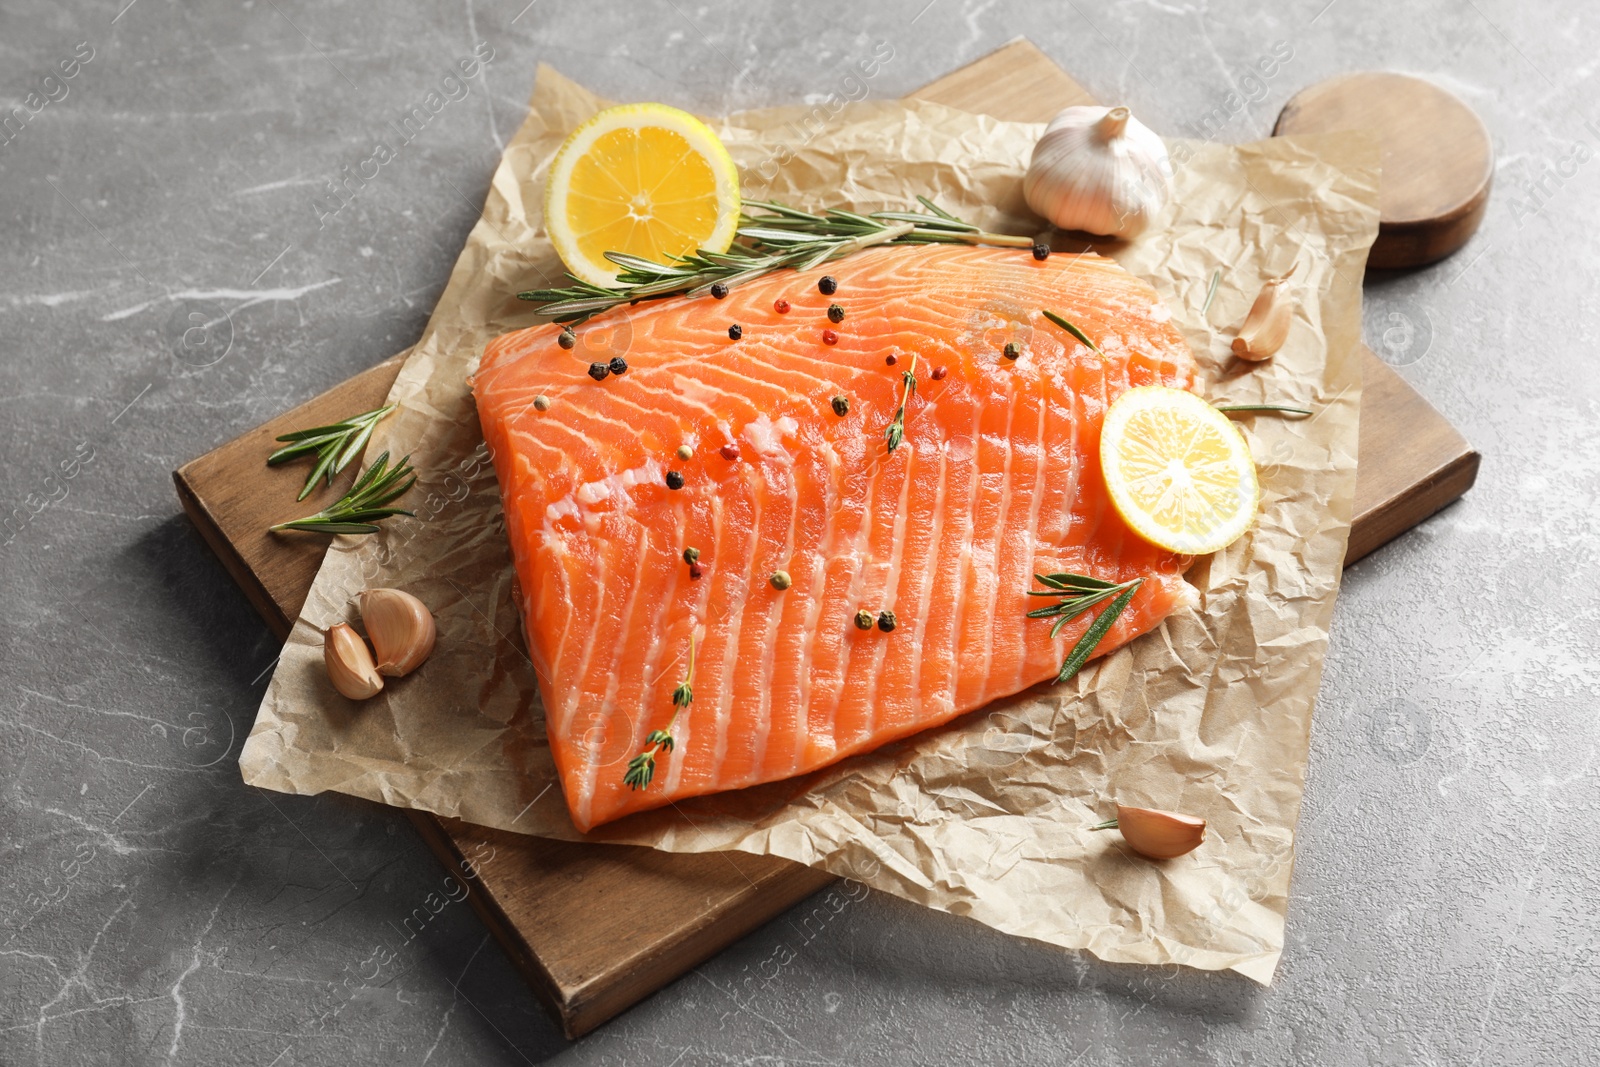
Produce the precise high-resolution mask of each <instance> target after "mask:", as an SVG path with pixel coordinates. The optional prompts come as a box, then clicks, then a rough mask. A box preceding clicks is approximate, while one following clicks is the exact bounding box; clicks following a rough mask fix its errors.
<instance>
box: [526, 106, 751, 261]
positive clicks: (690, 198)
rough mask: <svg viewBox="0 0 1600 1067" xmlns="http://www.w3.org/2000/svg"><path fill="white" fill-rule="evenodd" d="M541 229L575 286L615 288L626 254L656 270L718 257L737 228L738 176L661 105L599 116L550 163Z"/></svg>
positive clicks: (692, 126) (713, 138)
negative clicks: (684, 259)
mask: <svg viewBox="0 0 1600 1067" xmlns="http://www.w3.org/2000/svg"><path fill="white" fill-rule="evenodd" d="M544 218H545V228H546V230H547V231H548V232H549V234H550V240H551V241H552V242H553V243H554V244H555V246H556V253H557V254H558V255H559V256H560V257H561V262H563V263H565V264H566V265H567V269H568V270H569V271H571V272H572V273H573V275H575V276H576V277H578V278H581V279H583V280H584V281H586V282H591V283H593V284H595V285H614V284H615V283H616V279H617V273H618V271H619V270H620V268H619V267H618V266H617V265H616V264H615V263H612V262H611V261H610V260H608V259H606V258H605V254H606V253H607V252H625V253H627V254H628V255H632V256H639V257H642V258H644V259H649V260H653V261H655V262H657V263H668V262H670V261H671V259H672V257H673V256H678V255H684V254H686V253H689V252H693V251H695V250H696V249H701V248H703V249H705V250H707V251H709V252H726V251H727V250H728V246H729V245H730V244H732V243H733V238H734V233H735V231H736V230H737V229H738V226H739V170H738V168H737V167H736V166H734V163H733V158H732V157H731V156H729V155H728V150H727V149H726V148H724V147H722V142H721V141H719V140H717V135H716V134H714V133H712V132H711V130H710V128H709V127H707V126H706V124H705V123H703V122H701V121H700V120H699V119H697V118H695V117H694V116H693V115H690V114H689V113H688V112H685V111H679V110H678V109H677V108H675V107H667V106H666V105H665V104H622V105H620V106H618V107H611V108H607V109H606V110H604V111H602V112H600V113H599V114H598V115H596V116H594V117H593V118H591V119H590V120H589V121H588V122H585V123H584V124H583V125H582V126H579V127H578V128H577V129H576V130H573V131H572V135H571V136H570V137H568V138H567V140H566V143H565V144H563V145H562V146H561V150H560V151H558V152H557V153H556V158H555V160H554V162H552V163H551V164H550V177H549V180H548V182H547V184H546V185H545V193H544Z"/></svg>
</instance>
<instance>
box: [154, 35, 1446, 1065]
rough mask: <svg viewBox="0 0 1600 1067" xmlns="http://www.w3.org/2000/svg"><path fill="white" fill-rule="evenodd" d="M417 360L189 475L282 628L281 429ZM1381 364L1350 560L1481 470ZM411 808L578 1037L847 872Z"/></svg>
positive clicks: (999, 72) (224, 550) (1036, 107)
mask: <svg viewBox="0 0 1600 1067" xmlns="http://www.w3.org/2000/svg"><path fill="white" fill-rule="evenodd" d="M914 95H917V96H920V97H923V98H926V99H929V100H935V101H938V102H940V103H945V104H949V105H951V106H955V107H962V108H964V109H966V110H974V111H987V112H989V113H990V114H993V115H995V116H997V117H1000V118H1007V119H1016V120H1027V121H1039V120H1043V119H1047V118H1049V117H1050V115H1051V114H1053V113H1054V112H1055V110H1057V109H1058V108H1059V107H1062V106H1065V105H1066V104H1071V103H1083V102H1087V101H1089V100H1090V97H1089V96H1088V94H1087V93H1086V92H1085V91H1084V90H1083V89H1082V88H1081V87H1080V86H1078V85H1077V83H1076V82H1074V81H1073V80H1072V79H1071V78H1069V77H1067V75H1066V74H1065V73H1064V72H1063V71H1061V70H1060V68H1058V67H1056V66H1055V65H1054V64H1053V63H1051V62H1050V60H1049V59H1048V58H1047V57H1046V56H1045V55H1044V54H1043V53H1041V52H1040V51H1039V50H1038V49H1036V48H1035V47H1034V46H1033V45H1031V44H1029V43H1028V42H1026V41H1016V42H1013V43H1011V44H1009V45H1007V46H1006V47H1005V48H1002V49H1001V50H1000V51H998V52H995V53H993V54H992V55H990V56H988V57H986V58H985V59H982V60H979V61H978V62H977V63H974V64H972V65H971V66H969V67H966V68H963V69H962V70H959V71H956V72H955V73H953V74H951V75H949V76H948V77H946V78H941V79H939V80H938V81H936V82H934V83H933V84H931V85H929V86H926V87H925V88H923V89H922V90H919V91H918V93H916V94H914ZM402 359H403V355H402V356H396V357H394V358H393V359H390V360H386V361H385V362H383V363H380V364H378V365H377V366H375V367H372V368H371V369H369V370H367V371H365V372H363V373H361V374H359V375H357V376H356V377H354V378H351V379H350V380H349V381H346V382H344V383H342V384H341V385H339V386H336V387H335V388H333V389H331V390H329V391H328V392H326V393H324V394H322V395H321V396H319V397H316V398H315V399H313V400H311V401H309V402H307V403H305V404H302V405H301V406H300V407H298V408H296V409H294V410H293V411H290V412H286V413H285V414H283V415H281V416H279V417H278V418H275V419H273V420H272V421H270V422H268V423H266V424H264V425H262V426H259V427H257V428H256V429H254V430H251V431H250V432H249V433H246V434H244V435H243V436H241V437H238V438H235V439H234V440H232V441H229V442H228V443H226V444H224V445H222V446H221V447H219V448H217V449H216V450H214V451H212V452H209V453H207V454H206V455H204V456H201V457H200V458H199V459H196V460H194V461H193V462H191V463H188V464H186V465H185V466H183V467H182V468H180V469H179V470H178V471H176V472H175V473H174V479H175V480H176V482H177V487H178V495H179V497H180V498H181V500H182V501H183V505H184V508H185V510H186V511H187V512H188V513H189V515H190V517H191V518H192V519H193V520H194V522H195V525H196V526H197V527H198V528H199V530H200V532H201V534H202V536H203V537H204V538H205V540H206V542H207V543H208V544H209V545H211V547H212V548H213V549H214V550H215V551H216V552H217V554H218V556H219V557H221V558H222V560H223V563H224V565H225V566H226V567H227V569H228V571H229V573H230V574H231V575H232V576H233V577H234V579H235V580H236V581H238V583H239V585H240V587H241V588H242V589H243V590H244V591H245V594H246V595H247V596H248V597H249V598H250V601H251V603H252V604H254V605H255V607H256V609H257V610H258V611H259V612H260V613H261V615H262V616H263V617H264V618H265V619H266V620H267V622H268V624H269V625H270V626H271V627H272V628H273V630H274V631H275V632H276V633H278V634H279V635H280V636H286V635H287V634H288V631H289V627H290V624H291V622H292V620H293V619H294V618H295V617H296V616H297V615H298V614H299V611H300V606H301V604H303V603H304V601H305V597H306V593H307V591H308V590H309V589H310V586H311V582H312V580H313V578H314V577H315V575H316V571H317V567H318V566H319V565H320V563H321V557H322V553H323V550H324V542H322V541H319V540H315V539H311V538H305V539H301V538H292V539H280V538H276V537H272V536H270V535H268V534H266V533H265V530H266V528H267V526H269V525H271V524H272V523H273V522H278V521H281V520H283V519H285V518H291V517H293V516H294V515H295V514H296V513H298V512H300V511H303V510H305V508H304V505H303V504H296V502H295V500H294V495H295V493H296V492H297V491H298V488H299V486H300V484H301V481H302V480H303V479H304V477H305V473H304V468H303V466H301V465H293V466H291V467H288V468H280V469H271V468H268V467H266V466H265V464H264V459H265V457H266V455H267V454H268V453H269V452H270V451H271V450H272V441H273V438H275V437H276V436H277V435H278V434H280V433H285V432H287V431H289V430H292V429H299V428H302V427H305V426H312V425H318V424H322V423H327V422H332V421H336V420H337V419H340V418H344V417H346V416H348V415H350V414H351V413H353V412H358V411H366V410H369V409H371V408H374V407H377V406H378V405H380V404H381V403H383V401H384V398H385V397H386V396H387V394H388V391H389V387H390V386H391V385H392V384H393V382H394V379H395V376H396V375H397V374H398V373H399V369H400V362H401V360H402ZM1365 366H1366V367H1367V368H1369V369H1368V376H1367V383H1368V384H1367V393H1366V399H1365V401H1364V403H1363V410H1362V424H1361V456H1362V460H1361V467H1360V472H1359V474H1358V486H1357V513H1358V517H1357V520H1356V524H1355V528H1354V529H1353V530H1352V534H1351V558H1352V559H1353V558H1355V557H1356V556H1358V555H1360V554H1364V553H1365V552H1368V551H1371V549H1372V548H1375V547H1377V546H1378V545H1379V544H1382V543H1383V542H1384V541H1387V540H1389V539H1390V538H1391V537H1394V536H1395V535H1396V534H1398V533H1399V532H1401V531H1402V530H1404V529H1406V528H1408V527H1409V526H1410V525H1412V524H1414V523H1416V522H1418V521H1420V520H1421V519H1422V518H1425V517H1427V515H1429V514H1432V513H1433V511H1435V510H1437V509H1438V507H1441V506H1443V504H1444V503H1447V502H1448V501H1449V500H1452V499H1454V498H1455V497H1456V496H1458V495H1460V493H1461V492H1463V491H1465V488H1466V486H1467V485H1470V484H1471V478H1472V474H1473V473H1475V471H1476V467H1477V463H1476V455H1475V454H1473V453H1471V451H1470V449H1467V448H1466V445H1465V442H1463V441H1462V440H1461V438H1460V435H1459V434H1457V433H1456V432H1455V430H1454V429H1452V428H1451V427H1450V425H1449V424H1448V423H1446V422H1445V421H1444V420H1443V419H1442V418H1441V417H1440V416H1439V414H1438V413H1437V412H1435V411H1434V410H1433V409H1432V408H1431V407H1429V406H1428V404H1427V402H1426V401H1425V400H1423V399H1422V398H1421V397H1420V396H1418V395H1417V394H1416V393H1415V392H1414V391H1413V390H1411V389H1410V387H1409V386H1407V385H1406V383H1405V382H1404V381H1403V380H1402V379H1401V378H1400V377H1399V376H1398V375H1396V374H1395V373H1394V372H1393V371H1392V370H1391V369H1390V368H1389V367H1387V366H1386V365H1385V364H1383V363H1382V362H1380V361H1379V360H1378V359H1377V358H1376V357H1375V356H1372V355H1371V354H1370V353H1368V354H1367V357H1366V362H1365ZM1469 457H1470V458H1469ZM344 477H345V478H346V479H348V478H350V477H353V474H346V475H345V476H344ZM408 815H409V816H410V818H411V820H412V822H413V824H414V825H416V827H417V829H418V831H419V832H420V833H421V835H422V837H423V839H424V840H425V841H427V843H428V845H429V847H430V848H432V850H433V851H434V852H435V853H436V854H437V855H438V856H439V858H440V860H441V862H443V863H444V864H445V865H446V866H447V867H449V868H450V869H451V870H452V871H453V872H459V871H460V870H461V869H462V868H461V864H462V862H463V860H466V861H470V863H471V865H472V867H473V869H474V870H475V872H476V875H475V877H472V878H470V879H467V881H466V884H467V885H468V888H469V896H468V899H469V900H470V901H471V903H472V905H473V907H474V908H475V909H476V910H477V912H478V914H479V915H481V916H482V917H483V919H484V922H485V923H486V924H487V925H488V927H489V929H490V930H491V932H493V933H494V935H495V937H496V938H497V939H498V940H499V941H500V943H501V944H502V945H503V946H504V947H505V949H506V952H507V953H508V955H509V956H510V957H511V959H512V960H513V961H514V962H515V963H516V965H517V966H518V968H519V969H520V970H521V971H522V972H523V973H524V974H525V975H526V976H527V977H528V980H529V981H530V983H532V985H533V986H534V988H535V990H536V991H537V992H538V993H539V995H540V996H541V998H542V999H543V1000H544V1001H545V1002H546V1003H548V1004H549V1005H550V1006H551V1007H552V1009H553V1010H554V1012H555V1014H556V1016H557V1017H558V1018H559V1019H560V1021H561V1025H562V1027H563V1028H564V1029H565V1031H566V1032H567V1034H568V1035H569V1036H573V1037H576V1036H578V1035H580V1034H583V1033H585V1032H587V1031H589V1030H591V1029H593V1028H594V1027H595V1026H597V1025H599V1024H600V1023H602V1022H604V1021H605V1020H606V1019H609V1018H611V1017H612V1016H614V1015H616V1014H617V1013H618V1012H620V1011H622V1010H624V1009H625V1008H627V1007H628V1006H629V1005H631V1004H634V1003H636V1002H638V1001H639V1000H640V999H642V998H644V997H645V996H648V995H649V994H650V993H652V992H654V991H655V990H657V989H660V988H661V987H662V986H664V985H666V984H667V983H669V982H671V981H672V980H673V979H675V978H677V977H679V976H680V975H682V974H683V973H685V972H686V971H688V970H689V969H690V968H692V967H694V966H695V965H696V964H698V963H700V962H701V961H702V960H704V959H706V958H707V957H709V956H710V955H712V954H713V953H715V952H717V951H719V950H720V949H721V948H723V947H724V946H726V945H728V944H729V943H731V942H733V941H735V940H737V939H738V938H740V937H743V936H744V935H745V934H747V933H749V932H750V931H751V930H753V929H755V928H756V927H757V926H760V925H761V924H763V923H765V922H766V921H768V920H770V919H772V918H773V917H775V916H777V915H779V914H781V913H782V912H784V911H785V910H786V909H788V908H789V907H791V906H792V905H794V904H795V903H796V902H798V901H800V900H802V899H804V898H805V897H806V896H808V895H809V894H811V893H813V892H815V891H817V890H818V889H820V888H822V887H823V886H826V885H828V884H829V883H830V882H832V881H833V877H832V876H831V875H828V874H826V873H823V872H820V871H814V870H811V869H810V868H807V867H803V866H800V865H798V864H793V863H789V862H786V861H783V860H776V859H772V858H769V857H757V856H747V855H744V854H741V853H710V854H704V855H681V854H670V853H663V852H655V851H653V850H650V849H643V848H632V847H628V846H622V845H594V844H584V843H571V842H560V841H547V840H542V839H539V838H532V837H524V836H520V835H516V834H508V833H503V832H501V831H496V830H488V829H485V828H483V827H477V826H471V825H469V824H466V823H462V822H458V821H456V820H451V819H441V818H438V817H436V816H434V815H430V814H428V813H426V812H415V811H413V812H408Z"/></svg>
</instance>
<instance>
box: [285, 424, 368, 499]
mask: <svg viewBox="0 0 1600 1067" xmlns="http://www.w3.org/2000/svg"><path fill="white" fill-rule="evenodd" d="M394 407H395V406H394V405H393V404H386V405H385V406H383V407H381V408H375V409H373V410H372V411H367V412H363V413H362V414H360V415H352V416H350V418H348V419H345V420H343V421H342V422H335V423H330V424H328V425H327V426H313V427H311V428H310V429H309V430H295V431H294V432H293V433H285V434H279V435H278V440H280V441H288V442H289V444H286V445H284V446H283V447H282V448H280V449H278V450H277V451H276V452H274V453H273V454H272V455H270V456H268V457H267V466H269V467H276V466H277V465H278V464H280V463H287V462H289V461H290V460H291V459H299V458H300V457H301V456H306V455H312V454H315V455H316V457H317V462H316V463H315V464H313V465H312V467H311V473H310V474H309V475H308V476H307V477H306V484H305V487H304V488H303V489H301V490H300V495H299V496H297V497H295V499H296V500H304V499H305V498H306V497H308V496H310V495H311V490H312V489H314V488H315V487H316V484H317V479H318V478H325V479H326V480H327V483H328V484H329V485H332V484H333V476H334V475H335V474H338V473H339V472H340V471H342V470H344V469H345V468H346V467H348V466H349V465H350V462H351V461H352V460H354V459H355V458H356V457H357V456H359V455H361V450H362V449H363V448H365V447H367V440H368V439H369V438H370V437H371V436H372V430H373V428H374V427H375V426H377V425H378V421H379V420H380V419H382V418H383V417H384V416H385V415H387V414H389V412H391V411H393V410H394Z"/></svg>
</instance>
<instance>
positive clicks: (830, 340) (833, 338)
mask: <svg viewBox="0 0 1600 1067" xmlns="http://www.w3.org/2000/svg"><path fill="white" fill-rule="evenodd" d="M822 343H823V344H825V345H836V344H838V343H839V335H838V334H836V333H834V332H833V331H832V330H823V331H822Z"/></svg>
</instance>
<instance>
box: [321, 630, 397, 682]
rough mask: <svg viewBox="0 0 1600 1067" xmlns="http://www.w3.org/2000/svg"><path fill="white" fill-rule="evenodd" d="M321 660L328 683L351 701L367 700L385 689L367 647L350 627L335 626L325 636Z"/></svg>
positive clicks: (323, 636) (325, 632)
mask: <svg viewBox="0 0 1600 1067" xmlns="http://www.w3.org/2000/svg"><path fill="white" fill-rule="evenodd" d="M322 659H323V663H324V664H325V665H326V666H327V668H328V680H329V681H330V682H332V683H333V687H334V688H335V689H337V690H338V691H339V692H341V693H343V694H344V695H345V696H347V697H349V698H350V699H351V700H365V699H367V698H368V697H369V696H372V695H373V694H374V693H376V692H377V691H378V690H380V689H382V688H383V679H382V678H380V677H379V676H378V669H377V667H375V666H373V663H372V653H371V652H368V651H367V643H366V642H365V641H363V640H361V635H360V634H358V633H356V632H355V630H353V629H351V628H350V626H349V624H348V623H342V622H341V623H335V624H334V625H332V626H330V627H328V628H327V630H325V631H324V632H323V634H322Z"/></svg>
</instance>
